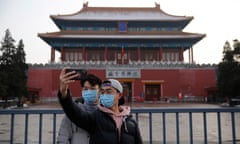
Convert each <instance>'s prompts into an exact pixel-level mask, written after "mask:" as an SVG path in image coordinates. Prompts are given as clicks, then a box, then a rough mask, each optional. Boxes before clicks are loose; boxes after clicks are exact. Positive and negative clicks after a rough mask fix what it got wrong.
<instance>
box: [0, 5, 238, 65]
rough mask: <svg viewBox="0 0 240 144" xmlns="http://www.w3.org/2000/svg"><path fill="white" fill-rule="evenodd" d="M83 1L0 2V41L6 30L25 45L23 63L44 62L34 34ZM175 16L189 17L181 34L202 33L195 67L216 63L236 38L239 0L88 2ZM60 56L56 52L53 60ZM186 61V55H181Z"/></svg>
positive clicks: (46, 51) (50, 28)
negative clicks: (158, 9)
mask: <svg viewBox="0 0 240 144" xmlns="http://www.w3.org/2000/svg"><path fill="white" fill-rule="evenodd" d="M86 1H87V0H0V40H1V41H2V39H3V37H4V35H5V31H6V29H9V30H10V32H11V34H12V37H13V38H14V39H15V40H16V44H17V42H18V41H19V40H20V39H22V40H23V42H24V45H25V47H24V48H25V52H26V61H27V63H32V64H34V63H38V64H39V63H48V62H49V61H50V50H51V47H50V46H49V45H48V44H46V43H45V42H44V41H43V40H41V39H40V38H39V37H38V36H37V35H38V33H46V32H55V31H59V29H58V28H57V26H56V25H55V24H54V22H53V21H52V20H51V19H50V17H49V16H50V15H57V14H72V13H76V12H78V11H79V10H80V9H81V8H82V5H83V3H84V2H86ZM155 2H156V3H159V4H160V7H161V9H162V10H163V11H165V12H167V13H169V14H172V15H177V16H193V17H194V19H193V20H192V21H191V22H190V23H189V24H188V25H187V26H186V28H185V29H183V31H184V32H191V33H200V34H206V37H205V38H203V39H202V40H201V41H199V42H198V43H197V44H195V45H194V46H193V55H194V61H195V63H197V64H217V63H219V62H220V61H221V60H222V51H223V46H224V44H225V42H226V41H229V42H230V44H231V45H232V44H233V40H234V39H238V40H239V39H240V20H239V13H240V10H239V5H240V0H141V1H140V0H88V3H89V6H93V7H98V6H99V7H102V6H106V7H154V6H155ZM59 56H60V54H59V53H58V52H57V53H56V61H59ZM184 59H185V62H188V52H187V51H186V52H185V53H184Z"/></svg>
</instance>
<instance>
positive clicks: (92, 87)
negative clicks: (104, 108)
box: [82, 81, 99, 101]
mask: <svg viewBox="0 0 240 144" xmlns="http://www.w3.org/2000/svg"><path fill="white" fill-rule="evenodd" d="M82 90H97V92H99V85H95V86H93V85H91V84H90V83H89V81H86V82H84V84H83V87H82ZM97 100H98V98H97V99H96V101H97Z"/></svg>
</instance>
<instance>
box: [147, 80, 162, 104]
mask: <svg viewBox="0 0 240 144" xmlns="http://www.w3.org/2000/svg"><path fill="white" fill-rule="evenodd" d="M145 88H146V91H145V97H146V99H145V100H147V101H159V100H160V97H161V85H160V84H146V85H145Z"/></svg>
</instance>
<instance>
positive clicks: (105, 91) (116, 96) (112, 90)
mask: <svg viewBox="0 0 240 144" xmlns="http://www.w3.org/2000/svg"><path fill="white" fill-rule="evenodd" d="M102 94H112V95H113V96H114V105H118V99H119V92H118V91H117V90H116V89H115V88H113V87H111V86H103V87H101V88H100V90H99V95H102Z"/></svg>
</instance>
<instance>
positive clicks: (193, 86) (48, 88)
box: [28, 68, 216, 98]
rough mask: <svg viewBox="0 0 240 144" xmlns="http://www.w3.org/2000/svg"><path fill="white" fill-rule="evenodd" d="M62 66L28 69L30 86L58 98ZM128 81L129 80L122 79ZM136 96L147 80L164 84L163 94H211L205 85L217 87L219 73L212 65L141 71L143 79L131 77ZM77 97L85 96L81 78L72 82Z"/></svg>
mask: <svg viewBox="0 0 240 144" xmlns="http://www.w3.org/2000/svg"><path fill="white" fill-rule="evenodd" d="M60 71H61V70H60V69H47V68H30V69H29V71H28V87H29V88H40V91H39V96H40V97H42V98H43V97H55V96H56V95H57V91H58V89H59V74H60ZM88 73H93V74H96V75H98V76H99V77H100V78H101V79H103V80H104V79H106V78H105V77H106V75H105V70H103V69H101V70H99V69H90V70H88ZM119 80H120V81H124V80H127V79H119ZM130 80H131V81H132V82H133V84H132V89H133V96H139V95H140V94H141V92H143V89H144V83H143V81H146V80H147V81H150V80H155V81H156V80H158V81H164V82H163V83H162V90H163V91H162V94H163V95H162V96H177V95H178V93H179V92H181V93H182V94H183V95H188V94H190V95H192V96H207V93H206V91H205V88H207V87H215V86H216V74H215V70H214V69H212V68H209V69H208V68H201V69H158V70H154V69H151V70H146V69H145V70H141V79H140V78H139V79H130ZM70 89H71V93H72V95H73V96H80V95H81V88H80V84H79V81H76V82H75V83H73V84H70Z"/></svg>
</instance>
